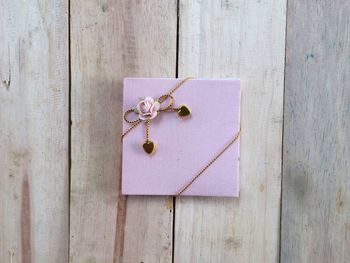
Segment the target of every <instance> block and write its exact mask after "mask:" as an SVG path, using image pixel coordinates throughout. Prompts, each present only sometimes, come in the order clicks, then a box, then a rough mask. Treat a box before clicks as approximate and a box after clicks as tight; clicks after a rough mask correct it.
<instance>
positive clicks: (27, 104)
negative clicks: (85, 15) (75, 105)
mask: <svg viewBox="0 0 350 263" xmlns="http://www.w3.org/2000/svg"><path fill="white" fill-rule="evenodd" d="M67 10H68V8H67V2H66V1H56V0H52V1H46V0H41V1H12V0H0V36H1V37H0V262H24V263H34V262H35V263H47V262H57V263H64V262H68V241H69V239H68V181H69V176H68V107H69V106H68V92H69V91H68V34H67V32H68V31H67V28H68V27H67V26H68V23H67V21H68V16H67Z"/></svg>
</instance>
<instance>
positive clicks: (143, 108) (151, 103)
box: [136, 97, 160, 121]
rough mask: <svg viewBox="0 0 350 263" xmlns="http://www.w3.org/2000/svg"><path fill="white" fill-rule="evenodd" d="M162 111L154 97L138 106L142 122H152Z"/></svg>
mask: <svg viewBox="0 0 350 263" xmlns="http://www.w3.org/2000/svg"><path fill="white" fill-rule="evenodd" d="M159 109H160V103H159V102H158V101H156V100H154V99H153V98H152V97H146V98H144V99H141V101H140V102H139V103H138V104H137V106H136V112H137V113H138V114H139V119H140V120H143V121H145V120H151V119H154V118H155V117H156V116H157V114H158V111H159Z"/></svg>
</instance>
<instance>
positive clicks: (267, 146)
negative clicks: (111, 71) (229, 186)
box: [175, 0, 286, 263]
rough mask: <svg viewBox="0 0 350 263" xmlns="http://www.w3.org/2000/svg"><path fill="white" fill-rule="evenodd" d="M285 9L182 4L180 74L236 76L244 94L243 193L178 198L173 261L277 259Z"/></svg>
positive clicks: (264, 4)
mask: <svg viewBox="0 0 350 263" xmlns="http://www.w3.org/2000/svg"><path fill="white" fill-rule="evenodd" d="M285 5H286V1H272V0H269V1H209V0H207V1H180V32H179V33H180V35H179V36H180V38H179V75H180V76H198V77H240V78H241V79H242V86H243V91H242V92H243V94H242V135H241V170H240V171H241V183H240V186H241V195H240V197H239V198H238V199H230V198H226V199H225V198H197V197H196V198H188V197H181V198H179V199H177V201H176V209H175V211H176V218H175V228H176V230H175V262H181V263H184V262H269V263H270V262H277V261H278V258H279V215H280V190H281V189H280V188H281V154H282V152H281V151H282V150H281V148H282V147H281V146H282V115H283V113H282V111H283V109H282V108H283V80H284V48H285V20H286V12H285ZM222 114H224V113H222Z"/></svg>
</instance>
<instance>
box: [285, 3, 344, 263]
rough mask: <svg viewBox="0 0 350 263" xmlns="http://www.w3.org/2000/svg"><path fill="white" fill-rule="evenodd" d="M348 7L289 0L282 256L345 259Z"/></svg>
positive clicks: (290, 259) (303, 259) (307, 259)
mask: <svg viewBox="0 0 350 263" xmlns="http://www.w3.org/2000/svg"><path fill="white" fill-rule="evenodd" d="M349 17H350V5H349V2H348V1H340V0H337V1H326V0H322V1H315V0H312V1H302V0H297V1H289V5H288V28H287V54H286V88H285V91H286V93H285V95H286V96H285V114H284V120H285V121H284V127H285V128H284V151H283V152H284V153H283V157H284V159H283V199H282V200H283V208H282V237H281V261H282V262H285V263H287V262H339V263H342V262H343V263H345V262H349V258H350V249H349V248H350V238H349V236H350V180H349V175H350V143H349V142H350V122H349V120H350V20H349Z"/></svg>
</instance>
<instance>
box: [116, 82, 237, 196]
mask: <svg viewBox="0 0 350 263" xmlns="http://www.w3.org/2000/svg"><path fill="white" fill-rule="evenodd" d="M178 82H179V79H164V78H126V79H124V99H123V108H124V111H126V110H127V109H130V108H134V107H135V106H136V104H137V103H138V102H139V98H140V97H146V96H150V97H153V98H155V99H156V98H158V97H160V96H161V95H163V94H166V93H167V92H169V90H170V89H172V88H173V87H174V86H175V85H176V84H177V83H178ZM173 96H174V99H175V105H174V106H175V107H176V106H180V105H181V104H185V105H187V106H188V107H189V108H190V109H191V117H190V118H187V119H184V120H183V119H181V118H179V117H178V116H177V114H176V113H174V112H173V113H168V112H163V113H160V114H159V115H158V116H157V117H156V118H155V119H153V120H152V121H151V127H150V140H153V141H154V142H155V143H156V145H157V151H156V152H155V154H152V155H148V154H146V153H145V152H144V151H143V148H142V144H143V143H144V141H145V125H144V124H143V123H142V124H140V125H139V126H138V127H137V128H135V129H134V130H133V131H131V132H130V133H129V134H128V135H126V137H124V140H123V153H122V159H123V160H122V193H123V194H127V195H174V194H176V193H177V192H178V191H179V190H180V189H181V188H182V187H183V186H184V185H185V184H186V183H187V182H188V181H189V180H190V179H191V178H192V177H193V176H194V175H196V174H197V173H198V172H199V171H200V170H201V169H202V168H203V167H204V166H205V165H206V164H207V163H208V162H209V161H210V160H211V159H212V158H213V157H214V156H215V155H216V154H217V153H218V152H220V151H221V150H222V149H223V147H224V146H225V145H226V144H227V142H229V141H230V140H231V139H232V138H233V136H234V135H235V134H236V133H237V132H238V131H239V127H240V81H239V80H237V79H193V80H189V81H187V82H186V83H185V84H184V85H183V86H182V87H180V88H179V89H178V90H177V91H175V93H174V94H173ZM131 116H132V117H134V116H133V115H131ZM131 116H130V117H131ZM136 116H137V115H135V117H136ZM123 123H124V124H123V131H125V130H126V129H128V128H129V127H130V124H128V123H126V122H125V121H124V122H123ZM238 194H239V139H238V140H237V141H236V142H235V143H234V144H233V145H232V146H231V147H230V148H229V149H228V150H227V151H226V152H225V153H224V154H223V155H221V156H220V158H219V159H218V160H216V161H215V162H214V163H213V164H212V165H211V166H210V167H209V168H208V169H207V170H206V171H205V172H204V173H203V174H202V175H201V176H200V177H199V178H198V179H196V181H195V182H194V183H193V184H192V185H191V186H190V187H189V188H188V189H187V190H186V191H185V192H184V193H183V194H182V195H198V196H235V197H237V196H238Z"/></svg>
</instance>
